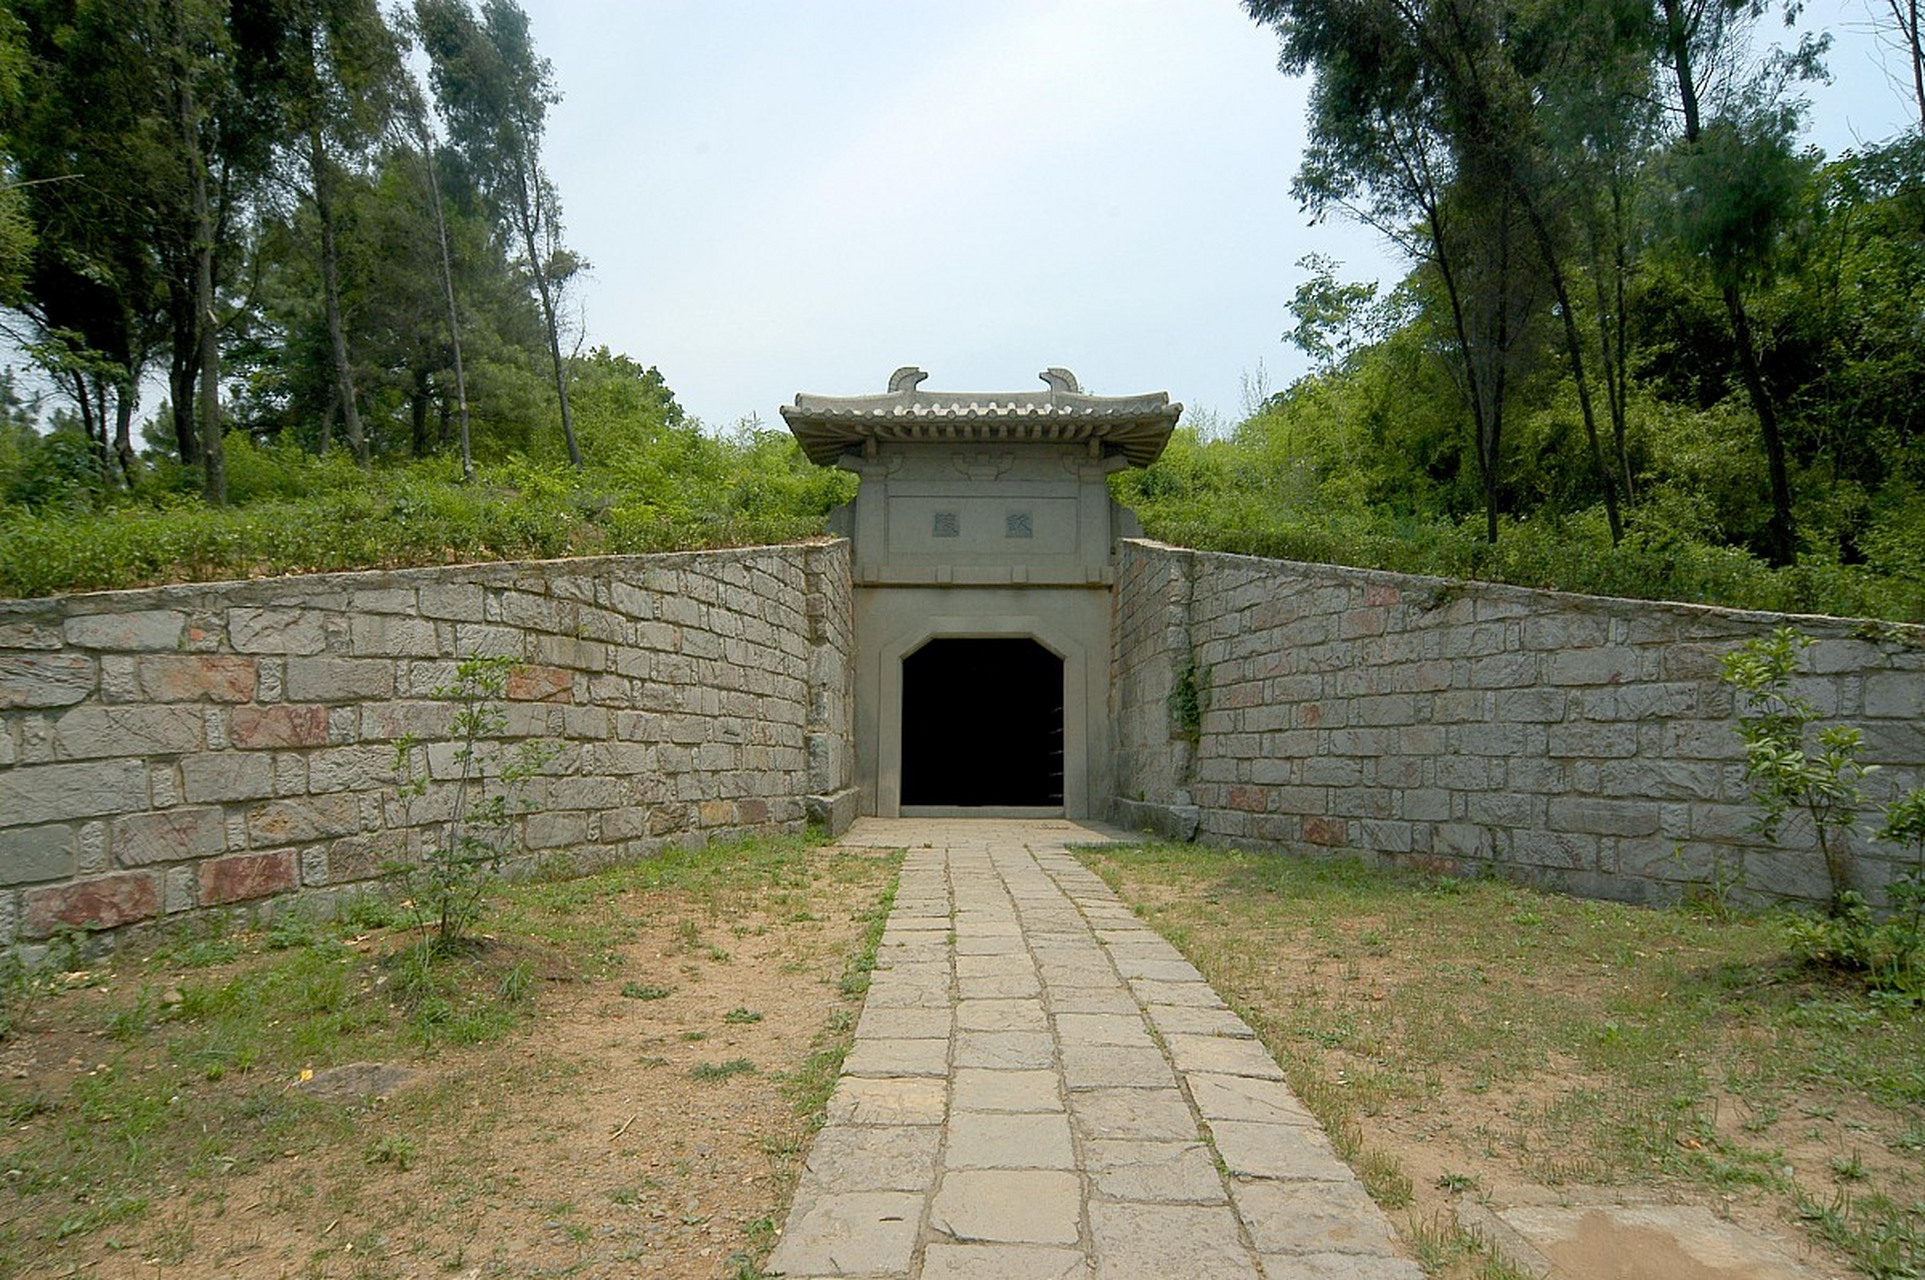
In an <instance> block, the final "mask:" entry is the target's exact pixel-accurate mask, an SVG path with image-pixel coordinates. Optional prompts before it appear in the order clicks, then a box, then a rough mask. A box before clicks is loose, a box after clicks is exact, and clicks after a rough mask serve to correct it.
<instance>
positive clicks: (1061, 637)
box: [858, 614, 1109, 818]
mask: <svg viewBox="0 0 1925 1280" xmlns="http://www.w3.org/2000/svg"><path fill="white" fill-rule="evenodd" d="M931 640H1034V641H1035V642H1036V643H1037V644H1040V645H1042V646H1043V648H1045V649H1047V650H1049V651H1050V652H1051V653H1053V654H1055V655H1056V656H1057V657H1058V658H1061V659H1062V660H1063V812H1064V813H1066V814H1069V815H1072V816H1076V815H1088V814H1089V813H1090V796H1089V733H1088V725H1089V695H1088V691H1087V690H1088V674H1089V661H1090V658H1089V652H1088V650H1087V649H1086V648H1085V647H1084V646H1083V645H1081V644H1079V643H1077V641H1075V640H1074V639H1072V638H1071V637H1070V635H1069V633H1068V632H1067V631H1065V630H1062V629H1060V628H1058V627H1056V626H1053V625H1051V623H1050V622H1049V621H1048V620H1046V619H1044V618H1042V617H1040V616H1037V615H1034V614H1029V615H1024V614H1005V615H1001V616H996V617H980V616H977V617H971V616H968V615H966V614H952V615H937V616H930V617H923V618H920V619H918V620H917V622H916V623H915V624H913V625H912V626H911V627H910V628H908V629H906V630H904V631H901V632H898V633H897V634H895V635H893V636H890V637H888V638H886V639H885V640H883V642H882V643H880V644H878V645H877V646H876V647H875V650H874V651H873V652H872V653H869V654H864V655H862V658H863V661H864V662H865V663H873V664H875V666H874V668H873V669H872V670H870V671H868V672H866V673H864V674H865V675H866V676H867V677H868V679H867V680H866V681H859V682H858V685H859V686H860V685H862V684H867V686H868V687H869V688H872V689H875V690H877V691H878V695H879V696H878V698H877V705H876V709H875V719H874V721H873V722H872V723H871V724H869V725H867V726H864V727H865V728H867V729H868V730H869V731H870V732H871V733H872V734H873V735H874V736H873V738H872V739H871V741H873V742H875V744H876V807H875V812H876V814H877V816H879V817H885V818H894V817H898V816H900V815H901V813H902V660H903V659H904V658H906V657H908V656H909V655H910V654H912V653H914V652H915V651H916V650H917V649H920V648H921V647H922V646H923V645H925V644H927V643H928V642H929V641H931ZM1103 657H1104V661H1105V663H1107V662H1108V658H1109V655H1108V654H1105V655H1103Z"/></svg>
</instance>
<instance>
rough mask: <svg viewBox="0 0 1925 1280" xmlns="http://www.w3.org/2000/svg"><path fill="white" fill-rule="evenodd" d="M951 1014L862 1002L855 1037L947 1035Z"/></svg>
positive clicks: (917, 1038) (891, 1037)
mask: <svg viewBox="0 0 1925 1280" xmlns="http://www.w3.org/2000/svg"><path fill="white" fill-rule="evenodd" d="M951 1016H952V1015H951V1014H950V1012H949V1010H948V1009H925V1008H923V1007H922V1006H920V1005H910V1006H898V1007H894V1008H891V1007H889V1006H887V1005H870V1004H865V1005H864V1006H863V1009H862V1017H861V1019H860V1020H858V1021H857V1023H856V1040H857V1041H858V1042H860V1041H863V1040H870V1039H875V1040H935V1039H946V1038H947V1037H948V1035H949V1028H950V1021H951Z"/></svg>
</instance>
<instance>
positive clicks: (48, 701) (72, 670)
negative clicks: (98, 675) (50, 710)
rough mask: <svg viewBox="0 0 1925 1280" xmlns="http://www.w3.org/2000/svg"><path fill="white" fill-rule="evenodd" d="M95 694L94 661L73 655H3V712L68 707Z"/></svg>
mask: <svg viewBox="0 0 1925 1280" xmlns="http://www.w3.org/2000/svg"><path fill="white" fill-rule="evenodd" d="M93 691H94V660H93V659H92V658H88V657H83V656H81V655H79V654H72V653H44V654H43V653H30V654H21V653H10V654H4V655H0V710H16V709H19V708H22V707H68V706H72V705H73V704H74V703H76V702H79V701H80V700H81V699H82V698H85V697H86V696H87V695H88V694H90V693H92V692H93Z"/></svg>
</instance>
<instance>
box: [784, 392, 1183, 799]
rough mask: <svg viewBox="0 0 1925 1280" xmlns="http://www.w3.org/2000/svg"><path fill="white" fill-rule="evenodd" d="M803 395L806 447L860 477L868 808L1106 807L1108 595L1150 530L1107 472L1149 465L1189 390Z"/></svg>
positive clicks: (861, 743) (864, 792) (857, 618)
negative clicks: (1127, 540)
mask: <svg viewBox="0 0 1925 1280" xmlns="http://www.w3.org/2000/svg"><path fill="white" fill-rule="evenodd" d="M926 377H927V375H926V374H924V373H923V372H922V370H920V369H915V368H905V369H899V370H897V371H896V373H895V374H894V376H892V377H891V378H890V379H889V389H888V390H887V391H886V392H884V393H882V394H880V395H858V396H821V395H807V394H804V395H798V396H796V398H795V403H794V404H793V405H784V406H783V407H782V417H783V419H784V420H785V421H786V422H787V423H788V426H789V430H790V431H791V432H793V433H794V435H795V437H796V439H797V440H798V441H799V442H800V443H801V445H802V448H803V451H804V452H805V453H806V454H807V455H808V456H809V458H810V459H811V460H812V461H814V462H816V463H819V464H822V465H834V466H839V467H843V468H845V469H847V470H849V471H852V472H854V473H855V474H856V475H857V476H859V477H860V478H861V481H862V483H861V487H860V488H859V489H858V491H857V493H856V498H855V501H854V502H853V503H851V504H849V506H847V507H844V508H842V509H841V510H840V511H838V512H837V513H836V514H835V516H834V517H833V518H832V521H831V527H832V528H833V529H834V530H835V531H836V532H837V533H840V534H843V535H845V536H847V537H848V538H849V540H850V556H851V568H852V574H853V582H854V597H853V601H852V619H851V620H852V623H853V627H854V633H855V635H854V639H855V645H854V649H855V681H854V704H855V706H854V722H853V723H854V730H855V731H854V735H853V737H854V753H853V760H852V761H851V762H850V775H851V779H852V781H853V783H854V785H855V789H856V791H857V793H858V800H857V805H858V810H859V812H861V813H864V814H870V815H874V816H879V817H899V816H903V815H905V814H908V815H911V816H913V815H915V814H936V813H957V814H969V815H982V816H991V815H995V816H1025V817H1027V816H1043V815H1049V814H1062V815H1064V816H1067V817H1073V818H1085V817H1099V816H1101V814H1100V812H1098V811H1099V810H1100V808H1101V806H1102V805H1103V804H1104V803H1105V801H1106V800H1107V798H1108V796H1109V794H1110V789H1111V788H1110V783H1111V779H1112V776H1113V769H1112V764H1111V742H1112V735H1111V731H1110V721H1109V696H1108V692H1109V664H1110V612H1111V609H1110V593H1111V588H1112V586H1113V584H1114V582H1115V579H1116V573H1115V551H1116V543H1117V541H1118V539H1119V538H1123V537H1130V536H1138V535H1140V530H1139V529H1138V528H1137V526H1136V523H1135V520H1134V518H1133V517H1132V516H1130V514H1129V513H1128V512H1127V511H1125V510H1123V508H1121V507H1120V506H1118V505H1117V504H1116V503H1115V502H1114V501H1113V500H1112V499H1111V498H1110V494H1109V486H1108V482H1107V478H1108V476H1109V475H1110V473H1111V472H1114V471H1118V470H1121V469H1122V468H1125V467H1129V466H1148V465H1149V464H1150V463H1151V462H1153V461H1155V459H1156V458H1157V456H1158V455H1159V454H1160V453H1161V452H1162V451H1163V448H1164V446H1165V445H1166V444H1167V443H1168V441H1169V436H1170V431H1171V429H1172V428H1173V427H1174V426H1175V425H1176V420H1177V418H1178V416H1179V415H1180V414H1181V413H1182V411H1183V406H1181V405H1180V404H1173V403H1171V401H1170V398H1169V396H1168V395H1167V394H1165V393H1162V392H1158V393H1154V394H1150V395H1137V396H1096V395H1090V394H1088V393H1086V392H1084V391H1083V389H1082V388H1081V386H1080V385H1078V383H1077V380H1076V378H1075V377H1074V376H1073V375H1072V374H1070V373H1069V372H1068V371H1067V370H1064V369H1049V370H1046V371H1044V373H1043V374H1042V375H1041V378H1042V380H1043V383H1044V389H1043V390H1041V391H1016V392H986V393H985V392H941V391H924V390H922V383H923V382H924V380H925V379H926Z"/></svg>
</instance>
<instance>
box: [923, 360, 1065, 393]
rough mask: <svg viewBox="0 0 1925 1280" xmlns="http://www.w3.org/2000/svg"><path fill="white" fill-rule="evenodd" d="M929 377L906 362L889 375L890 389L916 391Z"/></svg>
mask: <svg viewBox="0 0 1925 1280" xmlns="http://www.w3.org/2000/svg"><path fill="white" fill-rule="evenodd" d="M928 378H929V375H928V374H926V373H924V372H923V371H922V370H921V369H918V368H916V366H915V365H913V364H906V365H904V366H902V368H900V369H898V370H896V371H895V372H894V373H892V374H890V375H889V390H890V391H891V392H892V393H896V394H901V393H902V392H904V391H914V390H915V389H916V388H917V387H919V386H921V385H922V384H923V383H924V382H925V381H927V380H928ZM1070 381H1071V382H1074V381H1075V379H1074V378H1072V379H1070Z"/></svg>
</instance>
